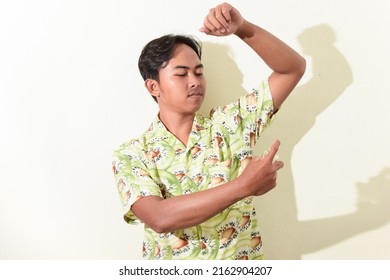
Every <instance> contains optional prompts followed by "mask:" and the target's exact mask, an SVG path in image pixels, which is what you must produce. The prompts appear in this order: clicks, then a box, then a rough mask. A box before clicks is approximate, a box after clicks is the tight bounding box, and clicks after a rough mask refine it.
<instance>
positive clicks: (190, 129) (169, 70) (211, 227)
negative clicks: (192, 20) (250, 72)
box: [113, 3, 305, 259]
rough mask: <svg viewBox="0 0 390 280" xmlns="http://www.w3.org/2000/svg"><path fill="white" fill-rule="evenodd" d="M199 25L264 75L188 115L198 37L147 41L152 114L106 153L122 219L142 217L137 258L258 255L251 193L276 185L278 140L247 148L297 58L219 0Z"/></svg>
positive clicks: (199, 88) (299, 68) (200, 81)
mask: <svg viewBox="0 0 390 280" xmlns="http://www.w3.org/2000/svg"><path fill="white" fill-rule="evenodd" d="M200 31H201V32H204V33H206V34H208V35H213V36H228V35H231V34H234V35H236V36H238V37H239V38H241V39H242V40H243V41H244V42H245V43H246V44H247V45H248V46H249V47H251V48H252V49H253V50H254V51H255V52H256V53H257V54H258V55H259V57H260V58H261V59H262V60H263V61H264V62H265V63H266V64H267V65H268V66H269V67H270V68H271V69H272V70H273V73H272V74H271V75H270V77H269V78H268V80H267V81H264V82H262V83H261V86H260V88H259V89H258V90H256V91H253V92H251V93H249V94H248V95H247V96H243V97H241V98H240V99H238V100H237V101H236V102H234V103H231V104H229V105H226V106H222V107H218V108H215V109H214V110H213V111H212V112H211V114H210V117H207V118H204V117H202V116H200V115H198V114H196V112H197V111H198V109H199V108H200V106H201V105H202V102H203V99H204V96H205V91H206V83H205V79H204V77H203V66H202V64H201V60H200V57H201V48H200V44H199V43H198V42H197V41H196V40H194V39H192V38H191V37H188V36H179V35H166V36H162V37H160V38H157V39H155V40H153V41H151V42H150V43H148V44H147V45H146V46H145V47H144V49H143V51H142V53H141V56H140V59H139V68H140V72H141V74H142V76H143V78H144V80H145V86H146V88H147V90H148V92H149V93H150V94H151V95H152V97H153V98H154V99H155V100H156V101H157V103H158V106H159V113H158V116H157V117H156V119H155V121H154V122H153V123H152V124H151V126H150V128H149V129H148V130H147V131H146V132H145V133H143V134H142V135H141V136H140V137H139V138H137V139H133V140H131V141H129V142H127V143H125V144H123V145H122V146H120V148H118V149H117V150H116V151H115V153H114V163H113V170H114V174H115V178H116V183H117V187H118V192H119V195H120V198H121V201H122V203H123V206H124V212H125V214H124V217H125V220H126V221H127V222H128V223H137V222H142V223H144V224H145V235H144V241H143V258H145V259H262V258H263V251H262V242H261V236H260V232H259V229H258V225H257V220H256V216H255V215H256V213H255V210H254V208H253V203H252V198H253V196H259V195H262V194H264V193H266V192H268V191H270V190H271V189H273V188H274V187H275V186H276V177H277V171H278V170H279V169H280V168H282V167H283V162H281V161H278V160H276V159H275V158H274V157H275V154H276V152H277V150H278V147H279V141H275V143H274V144H273V145H272V147H271V148H270V150H269V153H268V154H267V155H265V156H263V157H258V156H253V155H252V149H253V146H254V144H255V142H256V140H257V139H258V137H259V136H260V134H261V132H262V130H263V129H264V128H265V127H266V126H267V125H268V124H269V122H270V119H271V117H272V116H273V114H275V112H277V111H278V110H279V108H280V106H281V105H282V103H283V102H284V100H285V99H286V98H287V96H288V95H289V94H290V92H291V91H292V90H293V89H294V87H295V86H296V85H297V83H298V82H299V80H300V79H301V77H302V75H303V73H304V71H305V60H304V59H303V58H302V57H301V56H300V55H299V54H297V53H296V52H295V51H294V50H292V49H291V48H290V47H289V46H287V45H286V44H284V43H283V42H282V41H280V40H279V39H277V38H276V37H275V36H273V35H272V34H270V33H268V32H267V31H265V30H264V29H262V28H260V27H258V26H256V25H254V24H253V23H250V22H248V21H247V20H245V19H244V18H243V17H242V16H241V14H240V13H239V12H238V11H237V10H236V9H235V8H234V7H232V6H231V5H230V4H228V3H223V4H221V5H218V6H217V7H215V8H213V9H211V10H210V11H209V14H208V15H207V16H206V18H205V20H204V26H203V27H202V28H201V29H200ZM213 94H215V93H213Z"/></svg>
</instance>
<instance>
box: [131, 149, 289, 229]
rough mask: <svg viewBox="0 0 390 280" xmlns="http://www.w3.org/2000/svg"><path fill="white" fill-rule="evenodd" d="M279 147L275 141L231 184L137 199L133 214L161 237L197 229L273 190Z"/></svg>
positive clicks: (281, 163) (279, 166)
mask: <svg viewBox="0 0 390 280" xmlns="http://www.w3.org/2000/svg"><path fill="white" fill-rule="evenodd" d="M279 145H280V143H279V141H276V142H275V143H274V144H273V145H272V147H271V149H270V152H269V153H268V154H267V155H266V156H265V157H263V158H259V157H253V158H252V160H251V161H250V162H249V163H248V165H247V166H246V168H245V170H244V171H243V173H242V174H241V175H240V176H238V177H237V178H236V179H234V180H232V181H230V182H227V183H225V184H222V185H219V186H217V187H214V188H211V189H207V190H204V191H199V192H196V193H191V194H185V195H180V196H176V197H171V198H168V199H163V198H161V197H159V196H146V197H143V198H140V199H138V200H137V201H136V202H135V203H134V204H133V205H132V207H131V210H132V212H133V213H134V214H135V215H136V216H137V217H138V218H139V219H140V220H141V221H142V222H143V223H145V224H146V225H148V226H149V227H150V228H152V229H153V230H154V231H156V232H159V233H163V232H172V231H175V230H179V229H184V228H188V227H191V226H195V225H198V224H200V223H202V222H204V221H206V220H208V219H210V218H211V217H213V216H215V215H216V214H218V213H220V212H221V211H223V210H224V209H226V208H228V207H229V206H231V205H232V204H234V203H236V202H237V201H239V200H241V199H243V198H245V197H248V196H252V195H257V196H258V195H262V194H265V193H267V192H268V191H270V190H271V189H273V188H274V187H275V186H276V174H277V171H278V170H279V169H280V168H282V167H283V162H281V161H274V157H275V154H276V153H277V151H278V148H279Z"/></svg>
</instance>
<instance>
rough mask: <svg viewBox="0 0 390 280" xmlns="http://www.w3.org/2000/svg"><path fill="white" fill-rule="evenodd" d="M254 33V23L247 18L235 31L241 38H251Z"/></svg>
mask: <svg viewBox="0 0 390 280" xmlns="http://www.w3.org/2000/svg"><path fill="white" fill-rule="evenodd" d="M253 34H254V28H253V24H252V23H250V22H249V21H246V20H245V19H244V20H243V22H242V23H241V24H240V26H239V27H238V28H237V30H236V31H235V32H234V35H236V36H237V37H239V38H240V39H243V40H244V39H245V38H250V37H252V36H253Z"/></svg>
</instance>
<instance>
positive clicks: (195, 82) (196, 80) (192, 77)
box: [189, 74, 202, 88]
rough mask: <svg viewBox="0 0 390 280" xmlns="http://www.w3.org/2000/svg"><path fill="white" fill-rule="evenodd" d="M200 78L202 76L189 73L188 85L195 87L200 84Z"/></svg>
mask: <svg viewBox="0 0 390 280" xmlns="http://www.w3.org/2000/svg"><path fill="white" fill-rule="evenodd" d="M201 79H202V77H201V76H198V75H195V74H193V75H190V79H189V86H190V88H197V87H199V86H200V85H201Z"/></svg>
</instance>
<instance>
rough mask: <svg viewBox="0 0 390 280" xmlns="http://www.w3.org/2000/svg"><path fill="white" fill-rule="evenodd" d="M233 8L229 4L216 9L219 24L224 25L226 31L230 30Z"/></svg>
mask: <svg viewBox="0 0 390 280" xmlns="http://www.w3.org/2000/svg"><path fill="white" fill-rule="evenodd" d="M231 9H232V8H231V6H230V5H229V4H227V3H225V4H222V5H219V6H217V8H216V9H215V17H216V19H217V20H218V22H219V24H220V25H222V26H223V27H224V28H225V29H226V30H228V29H229V28H230V26H229V25H230V21H231V16H230V11H231Z"/></svg>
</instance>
